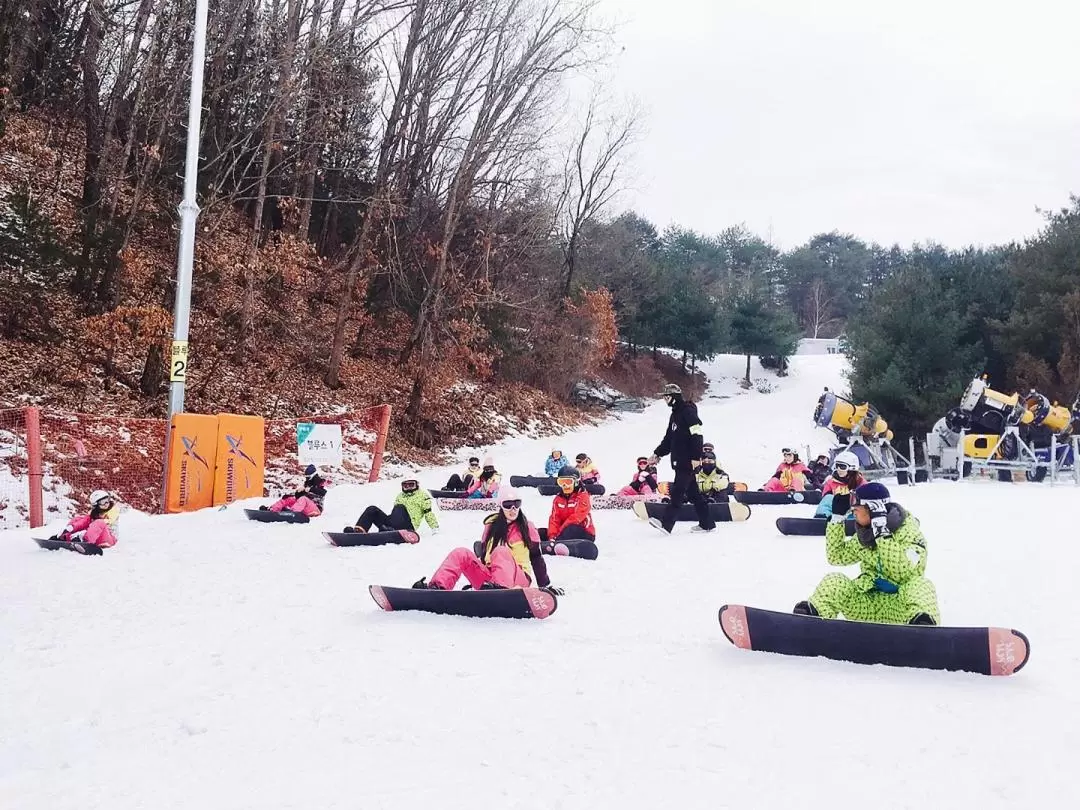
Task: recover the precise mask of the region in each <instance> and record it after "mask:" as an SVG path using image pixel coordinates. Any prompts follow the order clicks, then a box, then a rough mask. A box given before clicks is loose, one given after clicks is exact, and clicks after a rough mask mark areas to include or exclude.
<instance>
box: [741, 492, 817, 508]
mask: <svg viewBox="0 0 1080 810" xmlns="http://www.w3.org/2000/svg"><path fill="white" fill-rule="evenodd" d="M734 498H735V500H737V501H738V502H739V503H748V504H757V505H760V506H773V505H777V504H785V503H808V504H811V505H814V506H816V505H817V504H819V503H821V493H820V492H819V491H818V490H809V491H807V492H735V494H734Z"/></svg>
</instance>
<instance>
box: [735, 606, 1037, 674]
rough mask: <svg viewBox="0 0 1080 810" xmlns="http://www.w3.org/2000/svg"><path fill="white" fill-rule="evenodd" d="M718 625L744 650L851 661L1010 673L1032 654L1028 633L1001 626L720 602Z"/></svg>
mask: <svg viewBox="0 0 1080 810" xmlns="http://www.w3.org/2000/svg"><path fill="white" fill-rule="evenodd" d="M720 627H721V629H722V630H723V631H724V635H725V636H727V638H728V641H730V642H731V643H732V644H734V645H735V646H736V647H740V648H742V649H744V650H759V651H762V652H774V653H780V654H781V655H801V656H809V657H817V656H821V657H824V658H831V659H833V660H836V661H850V662H852V663H855V664H885V665H886V666H891V667H915V668H918V669H945V670H952V671H964V672H978V673H981V674H983V675H1012V674H1014V673H1016V672H1019V671H1020V670H1021V669H1023V668H1024V665H1025V664H1026V663H1027V661H1028V656H1029V655H1030V654H1031V645H1030V644H1029V643H1028V639H1027V636H1025V635H1024V634H1023V633H1021V632H1020V631H1018V630H1010V629H1008V628H1003V627H933V626H924V625H910V624H875V623H871V622H851V621H847V620H845V619H821V618H819V617H817V616H800V615H796V614H794V613H779V612H777V611H772V610H762V609H760V608H753V607H745V606H743V605H724V606H723V607H722V608H720Z"/></svg>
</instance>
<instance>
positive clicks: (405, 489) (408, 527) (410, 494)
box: [345, 478, 439, 534]
mask: <svg viewBox="0 0 1080 810" xmlns="http://www.w3.org/2000/svg"><path fill="white" fill-rule="evenodd" d="M422 521H427V524H428V526H430V527H431V531H432V533H433V534H434V533H435V532H438V531H439V519H438V518H437V517H435V513H434V512H433V511H431V494H430V493H429V492H428V491H427V490H426V489H420V482H419V481H417V480H416V479H415V478H406V479H405V480H404V481H402V482H401V492H400V493H399V494H398V496H397V497H396V498H394V506H393V508H392V509H391V510H390V514H389V515H388V514H386V512H384V511H383V510H382V509H380V508H379V507H377V506H369V507H368V508H367V509H365V510H364V512H363V514H361V515H360V517H358V518H357V519H356V525H355V526H346V527H345V531H346V532H366V531H368V530H369V529H370V528H371V527H372V526H374V527H375V528H376V531H380V532H390V531H407V532H416V531H419V530H420V523H421V522H422Z"/></svg>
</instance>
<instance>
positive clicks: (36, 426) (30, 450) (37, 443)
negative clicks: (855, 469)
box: [23, 407, 45, 529]
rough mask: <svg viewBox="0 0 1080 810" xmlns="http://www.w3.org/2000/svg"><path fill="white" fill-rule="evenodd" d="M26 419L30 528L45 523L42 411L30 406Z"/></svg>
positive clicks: (26, 410)
mask: <svg viewBox="0 0 1080 810" xmlns="http://www.w3.org/2000/svg"><path fill="white" fill-rule="evenodd" d="M23 414H24V418H25V419H26V460H27V465H28V469H29V473H30V475H29V478H30V528H31V529H36V528H38V527H39V526H44V525H45V510H44V508H43V506H42V502H41V499H42V489H41V486H42V478H43V477H44V474H43V473H42V467H41V411H40V410H38V409H37V408H34V407H28V408H26V409H25V410H24V411H23Z"/></svg>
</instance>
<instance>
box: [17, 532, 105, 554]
mask: <svg viewBox="0 0 1080 810" xmlns="http://www.w3.org/2000/svg"><path fill="white" fill-rule="evenodd" d="M34 542H35V543H37V544H38V545H39V546H41V547H42V548H45V549H48V550H49V551H56V550H58V549H61V548H62V549H66V550H67V551H74V552H75V553H77V554H86V555H88V556H99V555H101V554H104V553H105V550H104V549H103V548H102V547H101V546H95V545H94V544H93V543H82V542H80V541H78V540H53V539H51V538H48V537H35V538H34Z"/></svg>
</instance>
